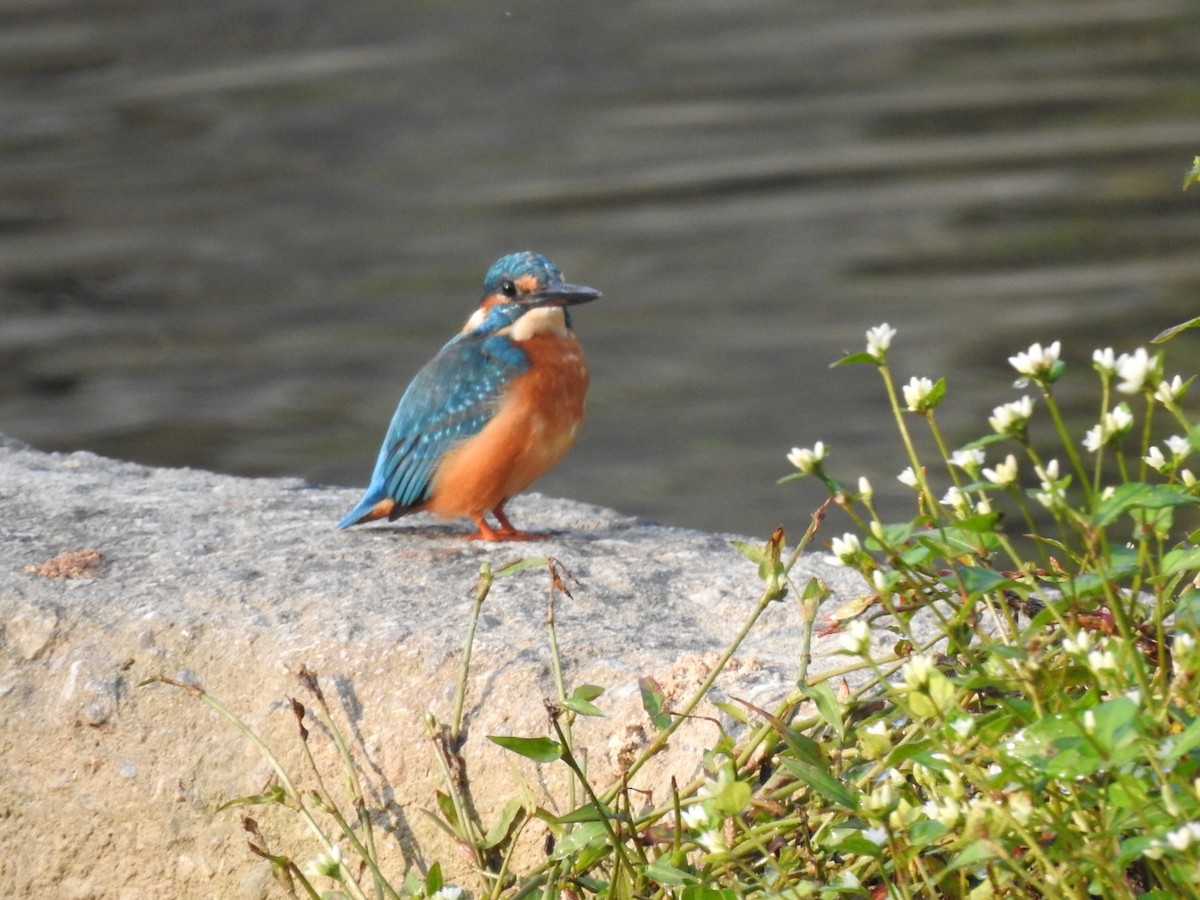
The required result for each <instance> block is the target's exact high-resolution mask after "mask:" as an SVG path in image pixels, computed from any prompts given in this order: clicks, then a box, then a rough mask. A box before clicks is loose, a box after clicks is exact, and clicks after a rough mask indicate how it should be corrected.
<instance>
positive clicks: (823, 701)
mask: <svg viewBox="0 0 1200 900" xmlns="http://www.w3.org/2000/svg"><path fill="white" fill-rule="evenodd" d="M799 690H800V693H801V694H803V695H804V696H805V697H807V698H808V699H809V700H811V701H812V702H813V703H814V704H815V705H816V707H817V712H819V713H820V714H821V718H822V719H824V720H825V721H826V723H827V724H828V725H829V726H830V727H831V728H832V729H833V730H834V733H835V734H837V736H838V741H839V742H840V741H843V740H845V738H846V723H845V721H843V719H842V705H841V704H840V703H838V699H837V695H836V694H834V692H833V688H832V687H831V686H830V684H829V682H828V681H821V682H818V683H817V684H813V685H807V684H802V685H800V686H799Z"/></svg>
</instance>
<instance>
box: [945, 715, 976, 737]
mask: <svg viewBox="0 0 1200 900" xmlns="http://www.w3.org/2000/svg"><path fill="white" fill-rule="evenodd" d="M950 727H951V728H953V729H954V733H955V734H957V735H958V736H959V737H960V738H966V737H967V736H969V735H970V734H971V732H972V731H974V730H975V717H974V716H958V717H957V718H955V719H954V720H953V721H952V722H951V723H950Z"/></svg>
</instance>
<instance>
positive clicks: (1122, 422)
mask: <svg viewBox="0 0 1200 900" xmlns="http://www.w3.org/2000/svg"><path fill="white" fill-rule="evenodd" d="M1108 415H1109V416H1111V419H1109V420H1108V422H1110V423H1111V425H1112V431H1113V433H1114V434H1121V433H1124V432H1126V431H1128V430H1129V429H1130V427H1132V425H1133V412H1132V411H1131V410H1130V409H1129V404H1127V403H1118V404H1117V405H1116V406H1114V407H1113V410H1112V412H1110V413H1109V414H1108Z"/></svg>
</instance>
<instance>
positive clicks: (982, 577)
mask: <svg viewBox="0 0 1200 900" xmlns="http://www.w3.org/2000/svg"><path fill="white" fill-rule="evenodd" d="M955 571H956V572H957V573H958V576H959V578H961V579H962V583H963V586H964V587H965V588H966V589H967V593H968V594H969V595H970V596H971V597H972V598H974V597H980V596H982V595H984V594H993V593H995V592H996V591H1002V590H1008V589H1010V588H1014V587H1017V586H1018V585H1019V582H1017V581H1014V580H1013V579H1011V578H1008V577H1006V576H1004V575H1001V574H1000V573H999V572H997V571H996V570H995V569H987V568H983V567H981V566H960V567H959V568H958V569H956V570H955Z"/></svg>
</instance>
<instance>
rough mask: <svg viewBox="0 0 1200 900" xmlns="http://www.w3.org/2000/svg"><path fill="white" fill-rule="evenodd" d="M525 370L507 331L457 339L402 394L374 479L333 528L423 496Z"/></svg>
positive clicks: (408, 504)
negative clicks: (446, 459)
mask: <svg viewBox="0 0 1200 900" xmlns="http://www.w3.org/2000/svg"><path fill="white" fill-rule="evenodd" d="M528 368H529V360H528V359H527V358H526V356H525V353H524V352H523V351H522V350H521V348H520V347H518V346H517V345H516V343H514V342H513V341H512V340H510V339H509V338H508V337H506V336H503V335H491V336H485V335H481V334H480V333H479V332H470V333H467V334H460V335H457V336H456V337H454V338H453V339H452V340H451V341H450V342H449V343H448V344H446V346H444V347H443V348H442V349H441V351H440V352H439V353H438V355H437V356H435V357H434V358H433V359H432V360H430V361H429V363H427V364H426V365H425V367H424V368H423V369H421V371H420V372H418V373H417V375H416V377H415V378H414V379H413V380H412V384H410V385H409V386H408V390H406V391H405V392H404V396H403V397H401V398H400V404H399V406H397V407H396V413H395V415H393V416H392V423H391V425H389V426H388V430H387V436H386V437H385V438H384V440H383V446H382V447H381V448H380V449H379V458H378V460H377V461H376V463H375V472H374V473H373V474H372V476H371V484H370V486H368V488H367V491H366V493H365V494H364V495H363V498H362V500H360V501H359V502H358V505H357V506H355V507H354V509H352V510H351V511H350V512H349V513H347V514H346V517H345V518H343V519H342V521H340V522H339V523H338V527H339V528H346V527H348V526H350V525H354V524H355V523H357V522H359V521H360V520H361V519H362V518H363V517H364V516H366V515H367V514H368V513H369V512H370V511H371V510H372V509H373V508H374V507H375V505H376V504H377V503H379V502H380V501H382V500H386V499H391V500H394V501H395V502H396V508H395V509H394V510H393V512H392V516H391V517H392V518H395V517H396V516H398V515H403V514H404V513H405V512H406V511H407V510H409V509H411V508H412V507H414V506H417V505H418V504H420V503H422V502H423V501H425V500H427V499H428V497H429V489H430V483H431V481H432V480H433V474H434V470H435V469H436V468H437V463H438V460H440V459H441V458H442V456H443V455H444V454H445V453H446V452H447V451H449V450H451V449H452V448H453V447H455V446H456V445H457V444H459V443H460V442H461V441H463V440H465V439H466V438H469V437H470V436H471V435H473V434H478V433H479V432H480V431H481V430H482V429H483V427H484V426H485V425H486V424H487V423H488V422H489V421H491V419H492V417H493V416H494V415H495V414H496V408H497V405H498V403H499V400H500V397H501V395H502V394H503V393H504V389H505V387H506V386H507V385H508V383H509V382H510V381H511V380H512V379H513V378H515V377H516V376H518V375H520V374H521V373H522V372H525V371H526V370H528Z"/></svg>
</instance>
